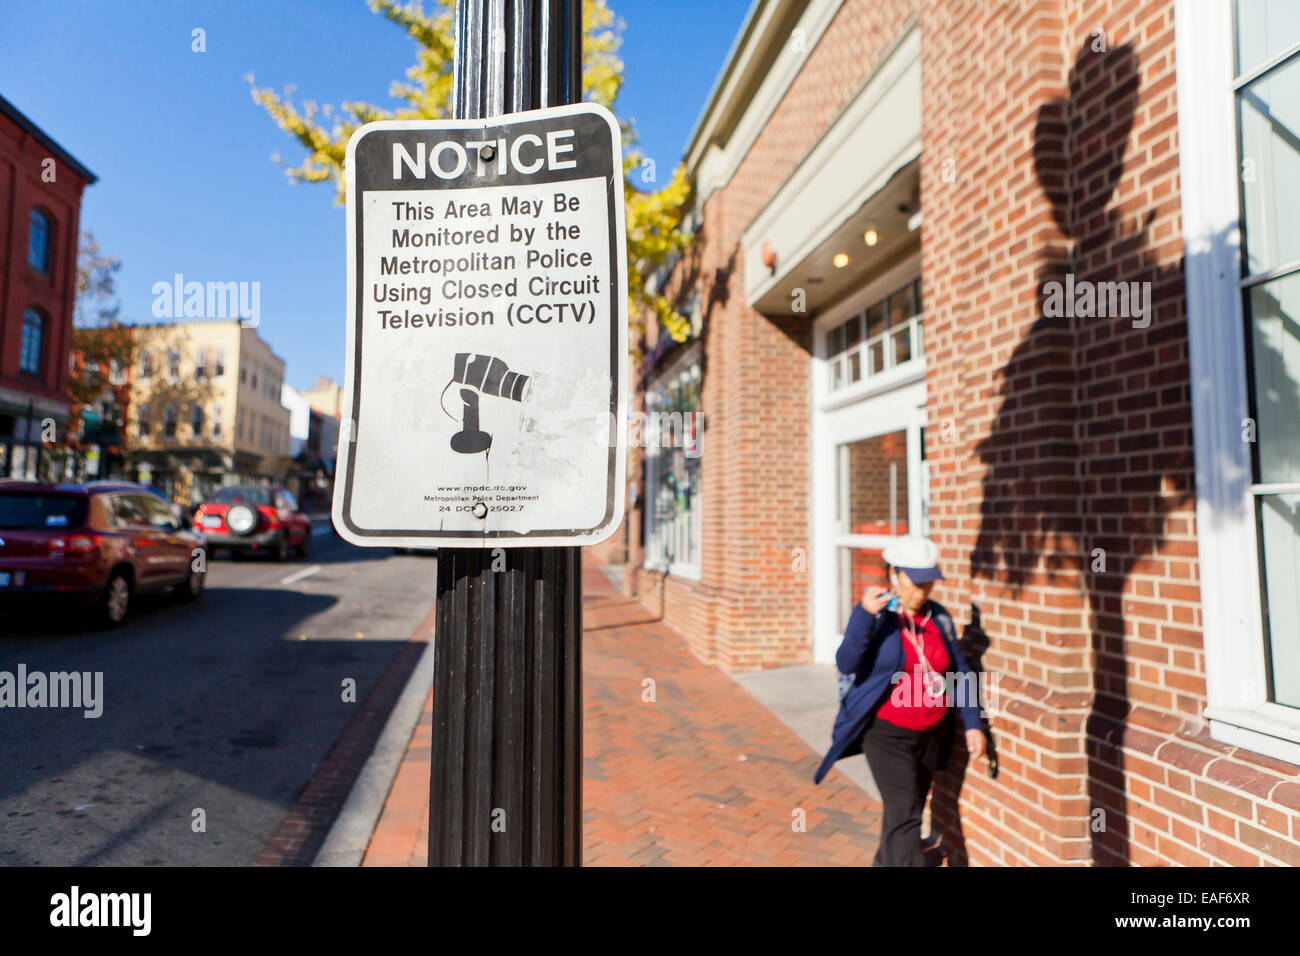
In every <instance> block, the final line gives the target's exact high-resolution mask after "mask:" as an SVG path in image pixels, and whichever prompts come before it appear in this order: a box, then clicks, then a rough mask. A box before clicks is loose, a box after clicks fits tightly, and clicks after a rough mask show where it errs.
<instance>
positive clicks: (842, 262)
mask: <svg viewBox="0 0 1300 956" xmlns="http://www.w3.org/2000/svg"><path fill="white" fill-rule="evenodd" d="M831 263H832V264H833V265H834V266H835V268H836V269H843V268H844V267H845V266H847V265H848V264H849V256H848V253H845V252H837V253H835V258H834V259H832V260H831Z"/></svg>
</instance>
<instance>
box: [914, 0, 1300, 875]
mask: <svg viewBox="0 0 1300 956" xmlns="http://www.w3.org/2000/svg"><path fill="white" fill-rule="evenodd" d="M922 29H923V33H924V38H923V43H922V49H923V53H922V57H923V64H922V68H923V74H924V77H925V82H924V90H925V94H924V96H925V107H924V115H925V127H924V134H923V135H924V143H923V168H922V206H923V209H924V211H925V224H924V227H923V236H922V250H923V252H922V255H923V266H922V271H923V281H924V285H925V297H926V302H927V312H926V320H925V321H926V339H927V343H928V349H929V360H928V361H929V365H928V369H929V372H928V379H929V380H928V406H929V414H930V426H931V427H930V428H928V429H927V432H926V435H927V445H928V448H927V454H928V456H929V458H930V461H931V529H932V534H933V536H934V537H935V539H936V541H938V542H939V544H940V546H941V548H942V551H943V558H944V561H945V567H946V568H950V569H951V572H950V573H949V580H948V581H947V582H945V585H944V599H945V601H946V603H947V604H948V606H949V607H950V608H952V609H953V610H954V611H959V610H960V611H961V612H962V613H961V614H959V616H960V617H963V618H968V616H969V610H968V609H967V608H968V605H969V604H970V603H972V602H973V603H974V604H975V605H977V606H978V607H979V608H980V610H981V611H982V614H983V624H984V629H985V630H986V631H987V633H988V634H989V636H990V638H991V648H990V650H989V652H988V654H987V655H986V659H985V662H984V663H985V666H986V667H987V668H989V669H991V670H994V671H997V672H998V673H999V675H1000V676H1001V678H1002V679H1001V681H1000V685H999V691H1000V694H999V702H1000V707H999V713H998V715H997V716H996V718H995V720H994V723H993V729H994V733H995V735H996V741H997V745H998V753H999V757H1000V764H1001V774H1000V776H999V779H998V780H997V781H996V782H993V781H990V780H989V779H988V778H987V777H985V776H983V775H982V774H973V773H972V774H968V775H965V777H964V779H963V778H962V777H961V776H954V777H950V778H949V779H947V780H945V781H944V785H943V788H942V793H941V794H940V795H939V796H937V797H936V809H935V812H936V816H937V817H939V818H940V819H941V820H942V821H943V822H944V824H945V825H946V828H947V830H948V833H949V836H950V838H951V840H952V842H953V844H954V845H956V846H958V847H959V848H960V849H961V850H963V851H964V852H965V853H966V855H967V856H968V857H969V859H970V860H971V861H973V862H984V863H1037V864H1043V863H1065V862H1075V861H1079V862H1087V861H1093V862H1096V863H1098V864H1126V863H1133V864H1200V865H1205V864H1208V863H1210V862H1216V861H1217V862H1226V863H1232V864H1252V865H1259V864H1261V863H1296V862H1298V861H1300V846H1297V840H1298V839H1300V816H1297V813H1296V810H1297V809H1298V808H1300V799H1297V798H1300V787H1297V785H1296V784H1295V783H1293V782H1288V779H1287V778H1290V777H1293V776H1294V774H1295V773H1296V770H1297V768H1296V767H1293V766H1290V765H1287V764H1283V763H1280V762H1278V761H1274V760H1270V759H1268V758H1264V757H1259V756H1257V755H1255V754H1251V753H1249V752H1246V751H1241V750H1238V749H1236V748H1232V747H1227V746H1224V745H1221V744H1219V743H1216V742H1215V741H1213V740H1211V739H1210V737H1209V734H1208V730H1207V728H1206V726H1205V724H1204V722H1203V721H1202V720H1201V717H1200V714H1201V712H1202V710H1203V709H1204V706H1205V682H1204V666H1205V660H1204V654H1203V650H1202V638H1201V632H1200V623H1201V622H1200V612H1199V589H1198V581H1197V566H1196V538H1195V530H1196V529H1195V512H1194V506H1195V503H1194V498H1193V494H1194V488H1193V460H1192V436H1191V408H1190V395H1189V386H1188V368H1187V329H1186V303H1185V299H1184V288H1183V274H1182V265H1181V256H1182V243H1181V235H1180V231H1179V229H1180V227H1179V201H1180V200H1179V193H1178V165H1177V157H1178V145H1177V116H1176V108H1177V104H1176V102H1175V75H1174V33H1173V5H1172V3H1171V2H1163V0H1162V2H1143V3H1139V2H1126V3H1120V2H1103V0H1096V2H1087V0H1040V2H1025V0H1015V2H1012V0H1006V2H989V0H969V2H964V0H952V2H945V3H930V4H928V5H927V7H926V11H925V16H924V19H923V22H922ZM1103 42H1104V50H1103V49H1102V45H1103ZM945 160H947V161H948V162H947V163H945ZM1067 275H1073V277H1074V280H1075V281H1076V282H1077V281H1082V280H1087V281H1094V282H1103V281H1126V282H1149V283H1151V289H1152V296H1151V301H1152V303H1153V305H1154V309H1153V313H1152V315H1151V316H1150V324H1149V326H1148V327H1146V328H1139V327H1135V325H1134V322H1133V321H1132V319H1131V318H1073V319H1052V318H1049V317H1047V316H1046V315H1045V314H1044V309H1043V296H1042V292H1041V290H1043V288H1044V286H1045V284H1046V283H1048V282H1051V281H1064V279H1065V277H1066V276H1067ZM1103 561H1104V563H1103ZM958 787H960V799H959V801H958V800H957V798H956V794H957V792H958Z"/></svg>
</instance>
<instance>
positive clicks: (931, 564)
mask: <svg viewBox="0 0 1300 956" xmlns="http://www.w3.org/2000/svg"><path fill="white" fill-rule="evenodd" d="M881 557H883V558H884V559H885V561H887V562H888V563H889V564H890V565H891V566H893V567H895V568H898V569H899V570H900V571H906V572H907V576H908V577H909V578H910V579H911V580H912V581H913V583H916V584H920V583H921V582H923V581H938V580H942V579H943V572H942V571H940V570H939V548H938V546H937V545H936V544H935V543H934V542H933V541H931V540H930V539H929V538H925V537H922V536H921V535H919V534H906V535H903V536H902V537H900V538H895V539H894V540H893V541H891V542H890V543H889V544H887V545H886V546H885V549H884V551H882V552H881Z"/></svg>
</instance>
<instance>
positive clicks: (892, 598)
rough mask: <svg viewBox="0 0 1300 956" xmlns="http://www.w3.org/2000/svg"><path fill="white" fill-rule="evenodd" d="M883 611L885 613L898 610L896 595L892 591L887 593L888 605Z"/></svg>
mask: <svg viewBox="0 0 1300 956" xmlns="http://www.w3.org/2000/svg"><path fill="white" fill-rule="evenodd" d="M885 610H886V611H897V610H898V595H897V594H895V593H894V592H893V591H890V592H889V603H888V604H886V605H885Z"/></svg>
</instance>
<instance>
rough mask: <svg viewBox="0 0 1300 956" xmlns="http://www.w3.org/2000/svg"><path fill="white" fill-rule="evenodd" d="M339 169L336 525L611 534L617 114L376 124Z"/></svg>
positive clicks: (621, 338)
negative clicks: (341, 243) (341, 276)
mask: <svg viewBox="0 0 1300 956" xmlns="http://www.w3.org/2000/svg"><path fill="white" fill-rule="evenodd" d="M345 184H346V189H347V244H348V322H347V370H346V376H345V396H344V405H343V421H342V427H341V433H340V439H339V456H338V466H337V470H336V473H335V483H334V504H333V518H334V526H335V529H336V530H337V531H338V533H339V534H340V535H341V536H342V537H343V538H344V539H345V540H347V541H349V542H351V543H353V544H357V545H362V546H370V547H380V546H391V547H412V548H420V547H424V548H436V547H439V546H447V547H489V548H495V547H526V546H527V547H532V546H559V545H586V544H595V543H597V542H600V541H603V540H605V539H606V538H608V537H609V536H610V535H611V534H613V533H614V531H615V530H616V529H617V528H618V525H619V523H620V521H621V520H622V517H623V508H624V501H623V492H624V481H625V470H626V430H625V428H624V422H625V420H626V413H627V407H626V404H627V260H626V255H625V249H626V238H625V235H624V211H623V158H622V144H621V133H620V130H619V126H618V122H617V121H616V120H615V119H614V116H613V115H612V114H611V113H610V112H609V111H608V110H606V109H605V108H603V107H601V106H598V105H596V104H593V103H580V104H573V105H570V106H558V107H552V108H550V109H544V110H535V111H532V112H528V113H514V114H510V115H506V116H497V117H492V118H490V119H483V120H429V121H410V122H403V121H385V122H379V123H369V124H367V125H365V126H362V127H361V128H360V129H358V130H357V131H356V132H355V133H354V134H353V135H352V138H351V139H350V140H349V141H348V148H347V158H346V166H345Z"/></svg>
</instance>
